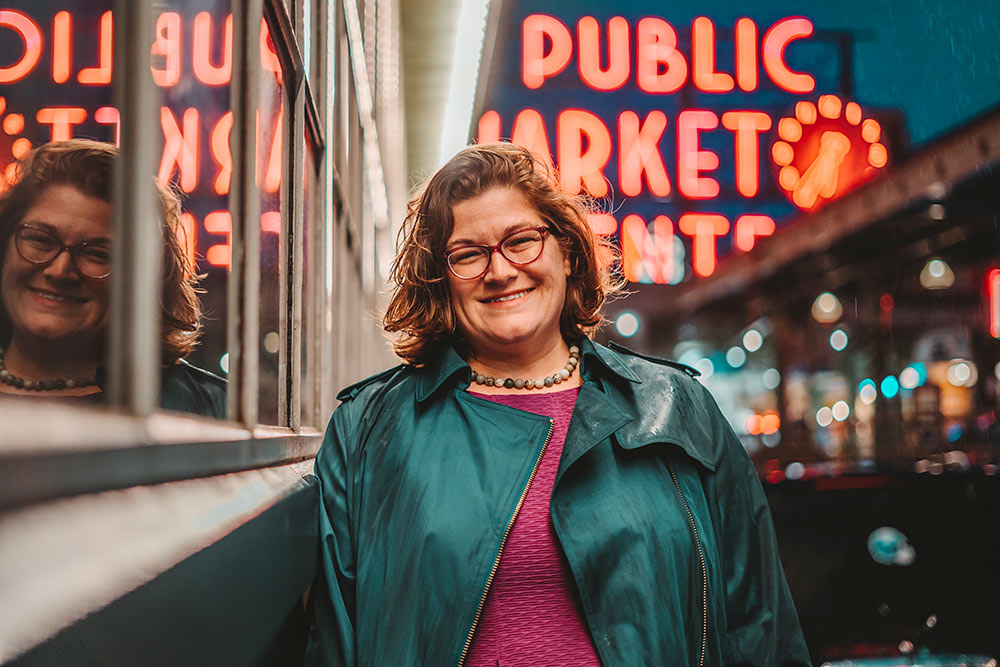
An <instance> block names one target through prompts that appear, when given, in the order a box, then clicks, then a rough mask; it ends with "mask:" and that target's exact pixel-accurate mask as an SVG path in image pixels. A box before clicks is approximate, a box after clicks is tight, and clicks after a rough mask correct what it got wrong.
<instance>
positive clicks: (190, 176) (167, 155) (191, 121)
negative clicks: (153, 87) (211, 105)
mask: <svg viewBox="0 0 1000 667" xmlns="http://www.w3.org/2000/svg"><path fill="white" fill-rule="evenodd" d="M182 123H183V125H184V130H183V131H181V128H180V127H178V126H177V119H176V118H174V114H173V112H171V111H170V107H160V126H161V127H162V128H163V137H164V139H165V142H164V144H163V157H162V158H161V159H160V171H159V174H158V175H157V177H158V178H159V179H160V182H161V183H166V182H168V181H169V180H170V177H171V175H172V174H173V173H174V165H176V166H177V169H178V171H179V172H180V176H181V178H180V186H181V190H183V191H184V192H191V191H192V190H194V189H195V188H196V187H198V125H199V123H198V110H197V109H194V108H191V109H186V110H185V111H184V117H183V120H182Z"/></svg>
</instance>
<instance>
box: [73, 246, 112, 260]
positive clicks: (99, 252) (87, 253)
mask: <svg viewBox="0 0 1000 667" xmlns="http://www.w3.org/2000/svg"><path fill="white" fill-rule="evenodd" d="M80 254H81V256H83V258H84V259H88V260H90V261H91V262H103V263H106V262H110V261H111V250H110V249H109V248H100V247H93V248H84V250H83V252H81V253H80Z"/></svg>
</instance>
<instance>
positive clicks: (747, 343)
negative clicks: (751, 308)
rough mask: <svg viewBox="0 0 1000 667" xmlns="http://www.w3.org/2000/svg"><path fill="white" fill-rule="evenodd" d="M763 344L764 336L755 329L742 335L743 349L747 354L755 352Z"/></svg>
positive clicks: (748, 330)
mask: <svg viewBox="0 0 1000 667" xmlns="http://www.w3.org/2000/svg"><path fill="white" fill-rule="evenodd" d="M763 344H764V336H762V335H761V333H760V332H759V331H757V330H756V329H747V332H746V333H745V334H743V347H745V348H746V349H747V352H756V351H757V350H759V349H760V346H761V345H763Z"/></svg>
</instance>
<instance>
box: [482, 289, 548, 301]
mask: <svg viewBox="0 0 1000 667" xmlns="http://www.w3.org/2000/svg"><path fill="white" fill-rule="evenodd" d="M534 289H535V288H534V287H529V288H528V289H525V290H521V291H520V292H513V293H511V294H502V295H500V296H495V297H491V298H489V299H483V300H482V303H487V304H497V303H510V302H512V301H517V300H519V299H520V298H521V297H523V296H524V295H525V294H527V293H528V292H531V291H532V290H534Z"/></svg>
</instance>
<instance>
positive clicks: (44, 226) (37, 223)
mask: <svg viewBox="0 0 1000 667" xmlns="http://www.w3.org/2000/svg"><path fill="white" fill-rule="evenodd" d="M21 224H22V225H30V226H32V227H37V228H38V229H41V230H42V231H44V232H48V233H49V234H52V235H53V236H55V237H57V238H60V239H61V238H62V235H61V234H60V233H59V230H58V229H56V227H55V226H54V225H50V224H49V223H47V222H42V221H41V220H22V221H21ZM81 243H92V244H95V245H96V244H98V243H101V244H105V245H110V244H111V237H109V236H95V237H94V238H89V239H84V240H83V241H82V242H81Z"/></svg>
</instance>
